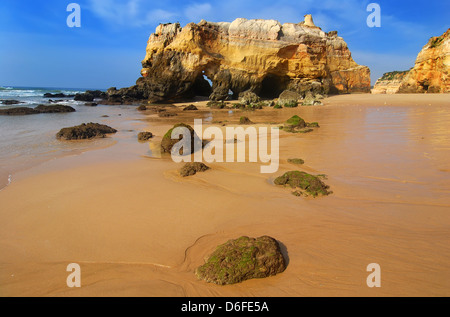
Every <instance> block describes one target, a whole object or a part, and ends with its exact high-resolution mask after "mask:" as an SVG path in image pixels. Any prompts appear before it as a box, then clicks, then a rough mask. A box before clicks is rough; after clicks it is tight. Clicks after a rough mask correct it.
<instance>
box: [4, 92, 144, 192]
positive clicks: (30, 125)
mask: <svg viewBox="0 0 450 317" xmlns="http://www.w3.org/2000/svg"><path fill="white" fill-rule="evenodd" d="M84 91H85V90H82V89H66V88H36V87H34V88H27V87H5V86H3V87H0V100H17V101H20V102H23V103H21V104H17V105H3V104H0V109H5V108H14V107H31V108H33V107H35V106H37V105H39V104H50V103H49V98H45V97H44V94H45V93H52V94H56V93H64V94H66V95H74V94H76V93H80V92H84ZM51 99H53V100H63V101H61V102H60V104H64V105H69V106H71V107H73V108H75V110H76V112H72V113H54V114H50V113H49V114H35V115H25V116H2V115H0V190H1V189H2V188H4V187H5V186H7V185H8V184H10V183H11V182H13V181H14V175H15V174H16V173H17V172H19V171H22V170H25V169H28V168H30V167H33V166H35V165H38V164H40V163H42V162H45V161H48V160H51V159H54V158H57V157H61V156H64V155H75V154H79V153H82V152H84V151H87V150H90V149H95V148H101V147H105V146H109V145H112V144H114V142H115V140H114V137H107V138H104V139H95V140H86V141H61V140H58V139H56V137H55V135H56V133H57V132H58V131H59V130H60V129H61V128H64V127H70V126H75V125H79V124H81V123H88V122H98V123H102V124H107V125H110V126H113V127H114V128H116V129H117V130H120V129H126V123H127V121H128V122H129V121H132V120H135V119H136V114H137V112H136V106H106V105H98V106H97V107H87V106H85V105H84V103H85V102H79V101H74V100H73V97H70V98H59V97H58V98H51ZM104 115H107V116H108V117H107V118H105V117H103V116H104Z"/></svg>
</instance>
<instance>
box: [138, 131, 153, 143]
mask: <svg viewBox="0 0 450 317" xmlns="http://www.w3.org/2000/svg"><path fill="white" fill-rule="evenodd" d="M151 138H153V133H151V132H139V134H138V140H139V141H142V142H145V141H148V140H150V139H151Z"/></svg>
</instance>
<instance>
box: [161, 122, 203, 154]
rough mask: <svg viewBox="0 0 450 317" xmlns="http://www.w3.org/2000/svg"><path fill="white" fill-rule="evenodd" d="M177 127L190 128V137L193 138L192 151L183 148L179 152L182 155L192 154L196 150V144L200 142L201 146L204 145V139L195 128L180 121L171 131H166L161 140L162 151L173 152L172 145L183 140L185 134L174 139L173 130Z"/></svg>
mask: <svg viewBox="0 0 450 317" xmlns="http://www.w3.org/2000/svg"><path fill="white" fill-rule="evenodd" d="M176 128H186V129H188V130H189V133H190V139H191V149H190V151H184V150H186V149H184V148H181V149H180V152H179V154H180V155H188V154H192V153H194V151H195V145H196V144H198V145H199V146H200V148H202V147H203V144H202V140H200V138H199V137H198V135H197V133H195V131H194V129H193V128H192V127H191V126H190V125H187V124H184V123H178V124H176V125H174V126H173V128H171V129H170V130H169V131H167V132H166V134H165V135H164V136H163V138H162V141H161V151H162V152H166V153H171V151H172V147H173V146H174V145H175V144H177V143H178V142H180V141H181V140H183V135H180V136H179V137H178V138H177V139H172V132H173V130H175V129H176ZM185 152H186V153H185Z"/></svg>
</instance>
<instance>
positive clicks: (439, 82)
mask: <svg viewBox="0 0 450 317" xmlns="http://www.w3.org/2000/svg"><path fill="white" fill-rule="evenodd" d="M449 67H450V29H448V30H447V31H446V32H445V33H444V34H443V35H441V36H437V37H432V38H430V40H429V41H428V43H427V44H426V45H425V46H424V47H423V48H422V50H421V51H420V53H419V55H418V56H417V59H416V63H415V65H414V67H413V68H412V69H411V70H409V71H407V72H392V73H386V74H384V75H383V77H382V78H380V79H379V80H378V81H377V83H376V84H375V86H374V89H373V90H372V93H448V92H450V71H449Z"/></svg>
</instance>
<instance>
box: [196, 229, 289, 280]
mask: <svg viewBox="0 0 450 317" xmlns="http://www.w3.org/2000/svg"><path fill="white" fill-rule="evenodd" d="M285 269H286V262H285V259H284V257H283V254H282V253H281V250H280V246H279V244H278V242H277V241H276V240H275V239H273V238H271V237H269V236H262V237H259V238H256V239H255V238H249V237H246V236H243V237H240V238H238V239H235V240H229V241H228V242H227V243H225V244H222V245H220V246H218V247H217V248H216V250H215V251H214V252H213V253H212V254H211V255H210V256H209V258H208V259H207V260H206V263H205V264H204V265H202V266H200V267H198V268H197V269H196V270H195V275H196V276H197V277H198V278H199V279H202V280H205V281H206V282H208V283H214V284H218V285H227V284H235V283H240V282H243V281H245V280H248V279H252V278H264V277H268V276H272V275H276V274H278V273H281V272H283V271H284V270H285Z"/></svg>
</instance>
